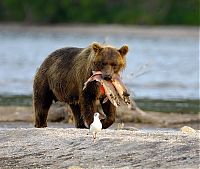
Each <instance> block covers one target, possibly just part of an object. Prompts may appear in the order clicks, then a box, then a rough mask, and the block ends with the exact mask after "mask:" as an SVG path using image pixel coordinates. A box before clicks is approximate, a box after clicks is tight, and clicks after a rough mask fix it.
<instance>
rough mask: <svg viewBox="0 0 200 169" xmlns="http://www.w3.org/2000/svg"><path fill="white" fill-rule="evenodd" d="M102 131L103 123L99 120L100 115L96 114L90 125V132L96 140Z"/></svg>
mask: <svg viewBox="0 0 200 169" xmlns="http://www.w3.org/2000/svg"><path fill="white" fill-rule="evenodd" d="M101 129H102V123H101V121H100V119H99V113H94V121H93V122H92V124H91V125H90V132H91V133H92V134H93V139H94V140H95V139H96V134H97V133H98V132H100V131H101Z"/></svg>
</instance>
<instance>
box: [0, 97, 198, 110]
mask: <svg viewBox="0 0 200 169" xmlns="http://www.w3.org/2000/svg"><path fill="white" fill-rule="evenodd" d="M135 101H136V104H137V105H138V107H140V108H141V109H143V110H146V111H158V112H165V113H170V112H177V113H199V112H200V109H199V108H200V107H199V100H188V99H185V100H184V99H183V100H160V99H136V100H135ZM0 106H32V96H26V95H16V96H1V95H0Z"/></svg>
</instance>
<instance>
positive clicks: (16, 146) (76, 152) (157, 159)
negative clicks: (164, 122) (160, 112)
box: [0, 128, 200, 169]
mask: <svg viewBox="0 0 200 169" xmlns="http://www.w3.org/2000/svg"><path fill="white" fill-rule="evenodd" d="M129 129H131V128H129ZM199 138H200V137H199V132H198V131H197V132H195V133H188V134H184V133H181V132H180V131H159V130H158V131H152V132H149V131H148V132H146V131H142V130H138V131H135V129H133V131H131V130H110V129H106V130H103V131H102V132H101V133H98V135H97V139H96V141H95V142H93V139H92V135H91V133H88V130H86V129H74V128H70V129H69V128H68V129H62V128H60V129H56V128H46V129H34V128H28V129H25V128H21V129H1V130H0V166H1V168H2V169H13V168H15V169H27V168H52V169H54V168H76V169H78V168H89V169H90V168H91V169H92V168H105V169H112V168H118V169H119V168H123V169H129V168H130V169H132V168H174V169H176V168H180V169H182V168H194V169H197V168H198V167H199V164H200V162H199V153H200V151H199V150H200V148H199V143H200V142H199Z"/></svg>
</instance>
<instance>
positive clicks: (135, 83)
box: [0, 29, 199, 99]
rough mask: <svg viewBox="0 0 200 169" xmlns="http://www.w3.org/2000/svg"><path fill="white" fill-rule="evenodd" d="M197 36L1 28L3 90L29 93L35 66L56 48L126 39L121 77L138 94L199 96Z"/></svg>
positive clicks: (116, 43) (0, 89) (2, 92)
mask: <svg viewBox="0 0 200 169" xmlns="http://www.w3.org/2000/svg"><path fill="white" fill-rule="evenodd" d="M198 38H199V37H190V36H186V37H172V36H170V37H168V36H137V35H135V34H133V35H132V34H125V35H123V34H122V33H119V34H117V35H116V34H110V35H108V34H103V33H101V34H98V33H94V32H91V33H88V34H82V33H70V32H59V31H52V32H51V31H47V32H45V31H44V30H43V31H41V32H40V31H34V30H33V31H31V29H29V30H15V31H13V30H12V31H11V30H5V29H1V30H0V95H5V94H9V95H21V94H24V95H30V94H31V93H32V83H33V77H34V74H35V72H36V69H37V68H38V67H39V66H40V64H41V63H42V61H43V60H44V58H45V57H46V56H47V55H48V54H49V53H51V52H53V51H54V50H56V49H58V48H61V47H65V46H77V47H86V46H88V45H89V44H90V43H91V42H93V41H97V42H104V41H106V42H107V43H109V44H112V45H114V46H116V47H120V46H122V45H123V44H128V46H129V48H130V50H129V53H128V55H127V69H126V70H125V71H124V72H123V74H122V77H123V80H124V82H125V83H126V84H127V86H128V87H129V90H130V91H131V93H132V94H133V93H134V94H135V97H136V98H144V97H145V98H152V99H155V98H157V99H177V98H178V99H180V98H184V99H185V98H188V99H197V98H198V94H199V92H198V88H199V85H198V77H199V76H198V73H199V68H198V64H199V59H198V57H199V53H198V52H199V51H198V49H199V43H198ZM138 75H140V76H138Z"/></svg>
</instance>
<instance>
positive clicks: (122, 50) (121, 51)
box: [118, 45, 128, 56]
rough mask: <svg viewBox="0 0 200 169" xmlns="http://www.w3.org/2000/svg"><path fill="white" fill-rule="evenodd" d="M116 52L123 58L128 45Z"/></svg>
mask: <svg viewBox="0 0 200 169" xmlns="http://www.w3.org/2000/svg"><path fill="white" fill-rule="evenodd" d="M118 51H119V53H120V54H121V55H122V56H125V55H126V54H127V53H128V45H124V46H122V47H121V48H120V49H119V50H118Z"/></svg>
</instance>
